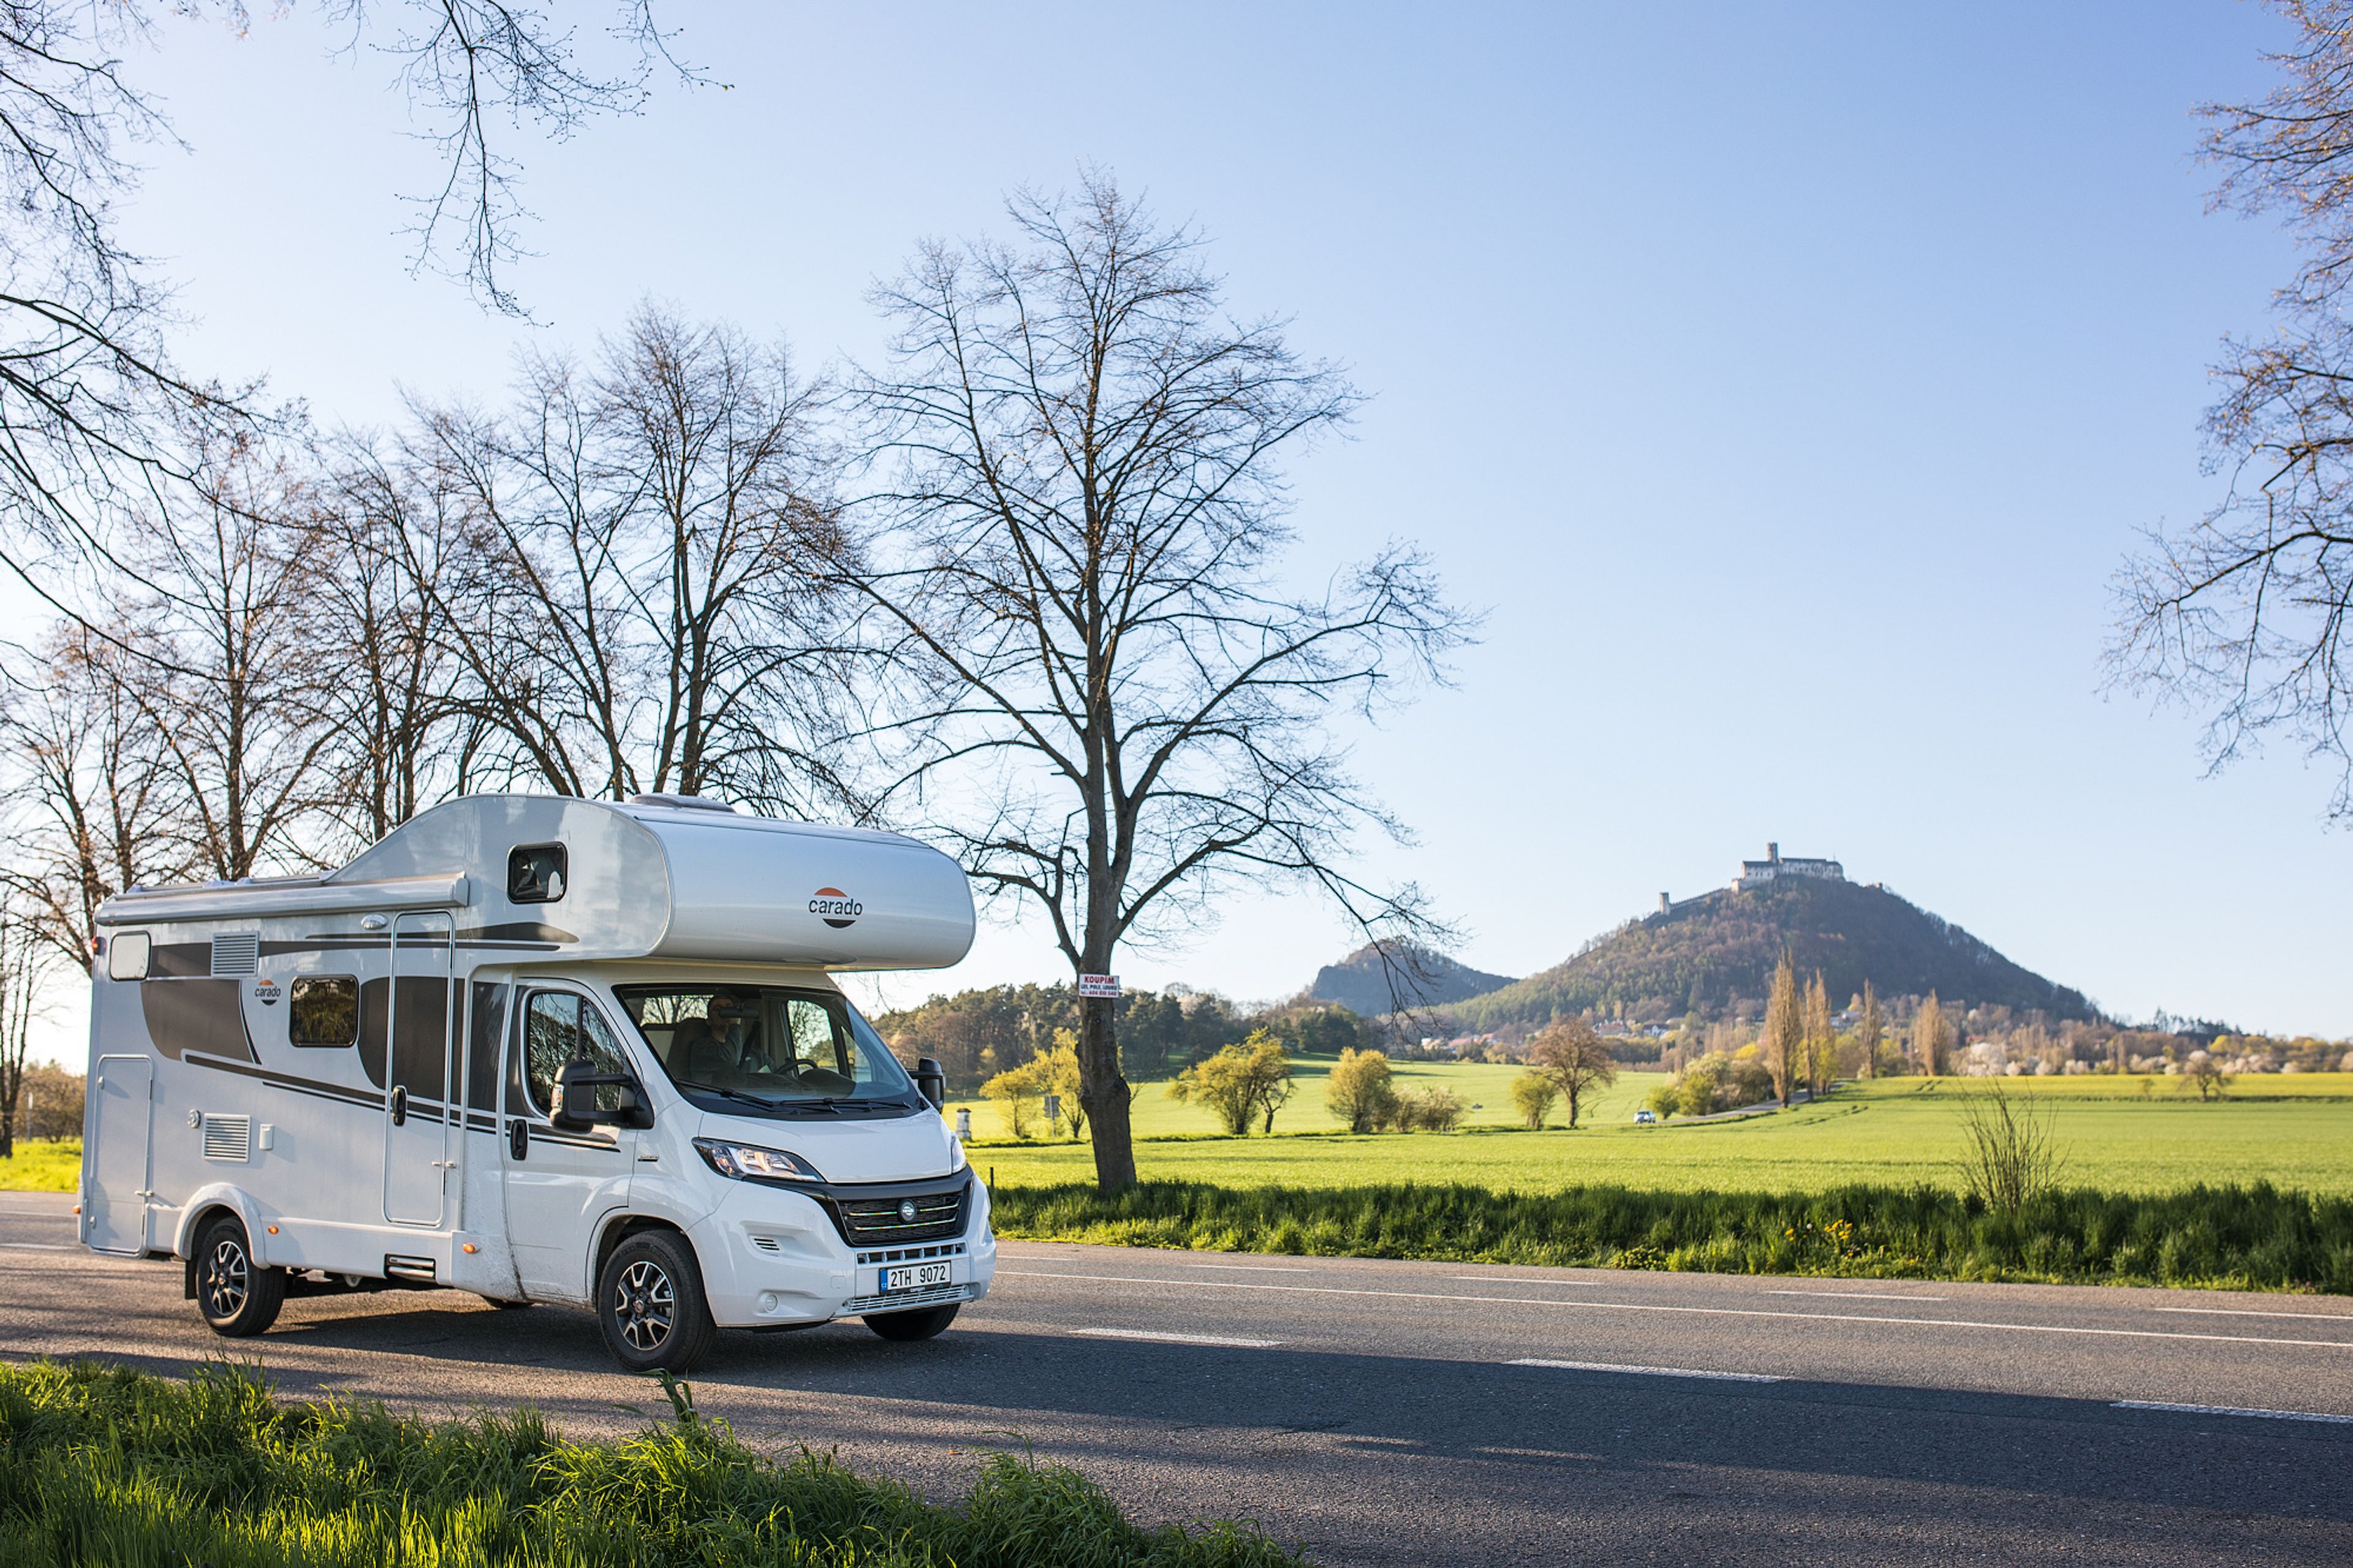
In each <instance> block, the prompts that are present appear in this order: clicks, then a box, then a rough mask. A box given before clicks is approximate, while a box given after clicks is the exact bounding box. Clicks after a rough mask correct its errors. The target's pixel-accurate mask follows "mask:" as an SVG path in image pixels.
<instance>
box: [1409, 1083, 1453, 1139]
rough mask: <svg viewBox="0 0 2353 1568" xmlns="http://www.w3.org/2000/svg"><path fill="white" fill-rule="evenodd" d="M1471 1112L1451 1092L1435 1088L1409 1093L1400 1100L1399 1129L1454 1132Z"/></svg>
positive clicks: (1432, 1086)
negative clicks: (1466, 1114)
mask: <svg viewBox="0 0 2353 1568" xmlns="http://www.w3.org/2000/svg"><path fill="white" fill-rule="evenodd" d="M1470 1109H1471V1108H1470V1107H1469V1106H1468V1105H1465V1104H1464V1103H1463V1102H1462V1097H1461V1096H1460V1095H1458V1094H1456V1093H1455V1092H1454V1091H1453V1090H1452V1089H1442V1088H1440V1087H1439V1086H1438V1085H1435V1084H1432V1085H1430V1086H1428V1087H1426V1088H1421V1089H1407V1090H1406V1091H1405V1092H1403V1093H1402V1094H1399V1095H1398V1097H1397V1112H1396V1115H1397V1129H1398V1131H1400V1132H1451V1131H1454V1129H1455V1127H1456V1126H1457V1125H1458V1124H1459V1123H1460V1122H1461V1120H1462V1113H1463V1112H1464V1111H1466V1110H1470Z"/></svg>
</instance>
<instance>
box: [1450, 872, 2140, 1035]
mask: <svg viewBox="0 0 2353 1568" xmlns="http://www.w3.org/2000/svg"><path fill="white" fill-rule="evenodd" d="M1785 949H1786V950H1787V951H1788V952H1789V953H1790V954H1791V955H1792V956H1793V957H1794V958H1795V959H1796V960H1797V964H1798V968H1799V972H1800V973H1811V972H1812V971H1814V970H1817V969H1819V970H1820V971H1821V972H1822V976H1823V979H1824V980H1825V981H1826V982H1827V983H1828V984H1829V987H1830V993H1831V995H1832V996H1833V997H1835V998H1837V999H1838V1000H1839V1001H1841V1002H1843V1001H1845V999H1846V998H1847V997H1849V996H1851V995H1853V994H1855V993H1857V992H1859V991H1861V990H1862V984H1863V982H1864V981H1866V980H1868V981H1870V982H1871V983H1872V984H1873V985H1875V986H1877V987H1878V989H1879V992H1880V994H1882V995H1885V996H1901V995H1906V994H1913V995H1926V994H1927V993H1929V992H1931V991H1934V992H1936V994H1938V995H1939V996H1940V997H1942V998H1943V999H1944V1000H1945V1001H1947V1002H1965V1003H1990V1004H1997V1005H2004V1006H2010V1007H2019V1008H2039V1009H2041V1010H2042V1011H2043V1012H2045V1013H2048V1014H2050V1015H2051V1016H2052V1017H2054V1018H2083V1019H2094V1018H2097V1017H2098V1016H2099V1015H2098V1012H2097V1010H2096V1009H2094V1007H2093V1005H2092V1004H2091V1003H2090V1002H2089V1001H2088V1000H2087V999H2085V997H2084V994H2083V993H2082V992H2080V991H2075V990H2072V989H2070V988H2068V987H2066V986H2063V985H2057V984H2052V982H2050V981H2048V980H2045V979H2043V978H2042V976H2041V975H2039V974H2036V973H2033V972H2032V971H2031V970H2027V969H2024V968H2021V966H2019V965H2018V964H2016V963H2011V962H2010V960H2009V959H2007V958H2005V957H2003V956H2002V955H2001V954H2000V953H1999V952H1995V951H1994V950H1993V949H1992V948H1990V947H1989V946H1987V945H1986V944H1985V943H1984V942H1979V941H1978V939H1977V938H1976V937H1973V936H1971V935H1970V934H1969V933H1968V931H1963V930H1962V929H1961V928H1960V927H1958V926H1957V925H1953V924H1951V923H1949V922H1948V921H1943V920H1940V919H1938V918H1937V917H1936V916H1935V915H1932V914H1930V913H1929V912H1928V911H1927V910H1923V909H1921V908H1919V907H1918V906H1916V905H1915V904H1912V903H1909V902H1907V901H1906V900H1903V899H1901V898H1898V897H1897V896H1896V895H1895V894H1894V893H1891V892H1888V891H1887V890H1885V889H1882V888H1875V887H1865V886H1863V885H1862V884H1861V883H1857V882H1831V881H1816V880H1812V879H1796V878H1791V879H1785V880H1782V881H1780V882H1777V883H1774V884H1771V885H1768V886H1767V887H1765V888H1760V889H1754V890H1752V891H1748V892H1740V891H1736V890H1735V889H1729V888H1726V889H1722V890H1721V891H1718V892H1714V893H1708V894H1705V895H1704V896H1703V897H1700V898H1696V899H1693V900H1688V901H1687V902H1684V903H1681V904H1677V905H1676V906H1675V907H1674V908H1673V909H1672V910H1662V912H1660V913H1658V914H1654V915H1651V916H1649V917H1647V918H1646V919H1643V920H1641V921H1630V922H1628V923H1627V924H1626V925H1625V926H1624V927H1622V928H1620V930H1618V931H1613V932H1611V933H1610V934H1609V935H1608V936H1606V937H1603V938H1601V939H1600V940H1599V941H1598V942H1593V943H1592V944H1590V945H1589V946H1588V947H1587V948H1586V949H1585V950H1584V951H1583V952H1579V953H1577V955H1576V956H1575V957H1574V958H1571V959H1569V960H1568V961H1567V963H1560V964H1556V965H1555V966H1554V967H1552V968H1550V969H1547V970H1546V971H1544V973H1540V974H1535V975H1531V976H1529V977H1528V978H1527V979H1525V980H1523V981H1520V982H1518V983H1517V984H1513V985H1506V986H1504V987H1503V988H1502V989H1500V990H1496V991H1492V992H1489V993H1488V994H1485V995H1482V996H1475V997H1472V998H1470V999H1469V1000H1467V1001H1463V1002H1460V1003H1457V1004H1456V1005H1454V1006H1453V1007H1451V1009H1449V1011H1450V1012H1451V1013H1452V1014H1454V1015H1455V1016H1457V1017H1458V1018H1460V1019H1461V1022H1462V1024H1463V1025H1464V1026H1466V1027H1469V1028H1473V1029H1493V1028H1496V1027H1499V1026H1505V1025H1513V1024H1541V1023H1543V1022H1545V1021H1546V1019H1548V1018H1550V1017H1552V1016H1554V1015H1555V1014H1557V1013H1581V1012H1584V1011H1587V1010H1588V1009H1591V1010H1595V1011H1598V1012H1601V1013H1605V1014H1609V1015H1611V1016H1619V1015H1624V1016H1633V1017H1642V1018H1658V1019H1662V1020H1663V1019H1666V1018H1670V1017H1677V1016H1682V1015H1683V1014H1684V1013H1688V1012H1694V1011H1695V1012H1698V1013H1701V1014H1704V1015H1707V1016H1718V1015H1722V1014H1725V1013H1727V1012H1730V1011H1732V1010H1734V1009H1736V1007H1738V1006H1739V1005H1741V1004H1742V1003H1748V1004H1750V1005H1752V1006H1753V1007H1754V1008H1756V1009H1759V1010H1761V1008H1762V1006H1763V999H1764V996H1765V994H1766V991H1767V987H1768V985H1769V984H1770V982H1771V979H1772V973H1773V966H1774V965H1775V964H1776V963H1778V962H1779V960H1780V957H1781V954H1782V952H1783V951H1784V950H1785Z"/></svg>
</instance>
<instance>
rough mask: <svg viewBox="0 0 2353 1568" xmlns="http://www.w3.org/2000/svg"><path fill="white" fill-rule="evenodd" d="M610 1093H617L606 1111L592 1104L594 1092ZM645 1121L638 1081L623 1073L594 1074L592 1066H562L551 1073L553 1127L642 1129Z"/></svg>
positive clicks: (573, 1064) (569, 1063)
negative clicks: (603, 1126)
mask: <svg viewBox="0 0 2353 1568" xmlns="http://www.w3.org/2000/svg"><path fill="white" fill-rule="evenodd" d="M598 1089H618V1090H619V1091H620V1092H619V1093H617V1094H616V1095H615V1096H614V1097H613V1098H614V1100H616V1101H617V1104H616V1105H615V1106H614V1107H613V1108H612V1109H611V1110H606V1109H605V1108H603V1107H602V1106H599V1105H598V1104H597V1103H596V1091H597V1090H598ZM599 1122H603V1123H605V1124H607V1125H609V1126H615V1127H643V1126H646V1125H648V1124H649V1118H648V1117H647V1115H646V1111H645V1097H644V1095H643V1094H642V1093H641V1092H640V1091H639V1089H638V1080H637V1079H634V1078H631V1077H630V1076H629V1075H628V1073H625V1072H598V1071H597V1070H596V1063H594V1062H582V1061H572V1062H565V1064H564V1065H563V1066H562V1067H560V1068H556V1069H555V1124H556V1125H557V1126H559V1127H594V1126H596V1124H598V1123H599Z"/></svg>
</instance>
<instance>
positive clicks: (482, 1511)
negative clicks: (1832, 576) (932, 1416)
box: [0, 1363, 1300, 1568]
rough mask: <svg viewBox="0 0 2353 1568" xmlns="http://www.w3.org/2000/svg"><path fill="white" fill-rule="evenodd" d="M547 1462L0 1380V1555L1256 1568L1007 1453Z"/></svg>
mask: <svg viewBox="0 0 2353 1568" xmlns="http://www.w3.org/2000/svg"><path fill="white" fill-rule="evenodd" d="M671 1397H672V1401H673V1403H674V1405H676V1407H677V1413H678V1419H677V1420H676V1421H674V1422H672V1423H670V1424H668V1425H665V1426H657V1427H655V1428H653V1429H651V1430H649V1431H647V1432H645V1433H643V1434H641V1435H640V1436H637V1437H634V1438H631V1439H629V1440H628V1441H626V1442H621V1443H574V1442H567V1441H565V1440H564V1439H563V1438H562V1437H561V1436H558V1435H557V1434H556V1433H554V1431H553V1430H551V1429H550V1427H549V1426H547V1424H546V1423H545V1422H544V1421H543V1419H542V1418H541V1417H540V1416H539V1415H536V1414H534V1413H533V1412H531V1411H528V1410H525V1411H520V1412H517V1413H516V1414H514V1415H476V1416H475V1417H473V1418H472V1419H470V1420H468V1421H461V1422H450V1423H446V1424H440V1425H429V1424H427V1423H424V1422H419V1421H415V1420H409V1419H406V1418H402V1417H398V1416H395V1415H390V1414H388V1413H387V1412H385V1410H384V1409H383V1408H382V1407H381V1406H378V1405H348V1404H343V1403H339V1402H329V1403H323V1404H299V1403H294V1402H290V1401H280V1400H279V1399H277V1398H276V1397H274V1396H273V1394H271V1392H270V1390H269V1387H268V1385H267V1384H264V1383H262V1382H261V1380H260V1379H259V1376H257V1375H256V1374H255V1373H252V1372H250V1371H248V1370H245V1369H241V1368H235V1367H229V1366H216V1367H213V1368H208V1369H206V1370H204V1371H201V1372H198V1373H195V1375H194V1376H191V1377H190V1378H189V1379H188V1380H187V1381H186V1382H185V1383H180V1382H173V1381H167V1380H165V1379H163V1378H157V1377H152V1376H149V1375H147V1374H145V1373H137V1372H132V1371H130V1370H129V1369H127V1368H122V1367H111V1366H104V1365H100V1364H95V1363H74V1364H69V1365H59V1364H57V1363H36V1364H31V1365H18V1366H5V1367H0V1558H5V1561H7V1562H8V1563H22V1564H28V1565H40V1568H48V1565H52V1564H54V1565H57V1568H66V1565H68V1564H74V1565H79V1564H93V1565H95V1564H106V1565H107V1568H165V1565H166V1564H169V1565H171V1568H183V1565H185V1564H193V1563H206V1564H209V1565H210V1568H262V1565H268V1568H279V1565H280V1564H287V1565H291V1564H303V1565H305V1568H331V1565H343V1564H349V1565H350V1568H363V1565H364V1568H380V1565H381V1564H384V1563H405V1564H415V1565H418V1568H427V1565H431V1568H438V1565H443V1564H448V1565H450V1568H456V1565H459V1564H466V1565H482V1568H490V1565H496V1568H510V1565H512V1568H525V1565H531V1568H538V1565H541V1564H545V1565H547V1568H555V1565H557V1564H562V1565H564V1568H604V1565H607V1564H610V1565H613V1568H620V1565H622V1564H628V1565H631V1568H651V1565H653V1564H667V1563H695V1564H697V1565H698V1568H736V1565H742V1568H752V1565H754V1564H770V1563H778V1564H782V1563H790V1564H796V1565H807V1568H851V1565H852V1564H859V1565H872V1568H900V1565H902V1564H903V1565H908V1568H913V1565H916V1564H922V1565H925V1568H947V1565H948V1564H951V1563H953V1564H956V1565H958V1568H1014V1565H1016V1564H1048V1563H1054V1564H1063V1563H1068V1564H1078V1565H1098V1564H1099V1565H1103V1568H1112V1565H1124V1564H1153V1565H1155V1568H1159V1565H1166V1568H1193V1565H1200V1568H1258V1565H1260V1564H1269V1565H1271V1564H1288V1563H1298V1562H1299V1561H1300V1559H1299V1558H1298V1557H1296V1556H1295V1555H1293V1553H1291V1552H1285V1551H1283V1550H1282V1549H1280V1548H1278V1547H1276V1546H1274V1545H1272V1544H1271V1543H1270V1542H1267V1541H1266V1540H1265V1538H1264V1537H1263V1536H1261V1535H1260V1534H1259V1533H1258V1532H1257V1531H1253V1530H1249V1529H1244V1528H1242V1527H1240V1526H1236V1525H1232V1524H1212V1525H1209V1526H1208V1527H1207V1528H1206V1529H1204V1530H1202V1531H1198V1532H1187V1531H1181V1530H1178V1529H1176V1528H1175V1527H1173V1526H1171V1527H1166V1528H1163V1529H1161V1530H1157V1531H1146V1530H1143V1529H1140V1528H1138V1527H1137V1526H1135V1525H1134V1524H1132V1523H1130V1522H1129V1521H1127V1520H1126V1519H1125V1518H1124V1516H1123V1515H1122V1514H1121V1513H1120V1511H1119V1510H1118V1509H1117V1508H1116V1507H1115V1506H1114V1505H1113V1503H1112V1501H1111V1500H1110V1499H1109V1498H1107V1497H1106V1496H1105V1495H1104V1494H1103V1492H1102V1491H1101V1490H1100V1489H1097V1488H1096V1487H1095V1486H1094V1485H1093V1484H1092V1483H1091V1482H1089V1481H1088V1480H1086V1479H1084V1478H1083V1477H1082V1476H1080V1475H1078V1474H1077V1473H1076V1472H1074V1471H1071V1470H1069V1469H1065V1468H1060V1467H1059V1466H1054V1465H1041V1464H1036V1463H1033V1462H1030V1461H1029V1460H1025V1459H1022V1458H1016V1457H1014V1456H1011V1455H1007V1454H996V1455H991V1456H989V1457H988V1458H986V1459H985V1460H984V1461H983V1462H982V1464H981V1467H980V1471H979V1474H978V1476H977V1477H976V1479H975V1480H974V1482H973V1485H972V1488H971V1489H970V1490H969V1491H968V1492H966V1493H965V1496H964V1497H963V1498H962V1499H960V1500H958V1501H957V1502H955V1504H953V1505H951V1506H948V1507H939V1506H936V1505H934V1504H932V1503H928V1502H925V1501H924V1500H923V1499H921V1498H919V1497H917V1496H916V1495H915V1494H914V1493H913V1491H911V1490H909V1489H907V1488H905V1487H903V1486H901V1485H899V1484H897V1483H896V1482H892V1481H887V1480H878V1479H871V1478H869V1477H864V1476H859V1475H856V1474H853V1473H852V1472H851V1471H849V1469H847V1468H844V1467H843V1466H842V1465H840V1464H839V1462H837V1461H836V1460H835V1459H834V1458H832V1457H831V1456H830V1455H829V1454H820V1453H815V1452H812V1451H810V1450H808V1449H807V1448H804V1449H802V1450H801V1451H800V1452H799V1454H798V1455H797V1457H796V1458H791V1459H789V1460H786V1461H785V1462H782V1463H778V1462H776V1461H774V1460H771V1459H768V1458H764V1457H762V1456H760V1455H758V1454H755V1453H754V1452H753V1451H752V1450H750V1449H749V1448H746V1447H744V1446H743V1445H742V1444H741V1443H740V1442H738V1441H737V1440H736V1438H735V1437H734V1436H733V1434H732V1433H731V1432H730V1431H729V1430H728V1428H727V1426H726V1424H725V1423H723V1422H719V1421H712V1420H708V1419H700V1418H697V1417H696V1416H695V1415H694V1413H693V1410H692V1406H691V1401H690V1396H689V1395H688V1394H686V1392H685V1387H684V1385H683V1384H676V1385H672V1394H671Z"/></svg>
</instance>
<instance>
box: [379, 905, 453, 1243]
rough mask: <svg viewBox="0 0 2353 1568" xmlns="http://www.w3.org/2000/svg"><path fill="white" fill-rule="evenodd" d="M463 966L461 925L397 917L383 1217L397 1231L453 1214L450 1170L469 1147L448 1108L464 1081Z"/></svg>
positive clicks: (433, 917) (437, 917) (444, 918)
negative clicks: (457, 996)
mask: <svg viewBox="0 0 2353 1568" xmlns="http://www.w3.org/2000/svg"><path fill="white" fill-rule="evenodd" d="M457 963H458V925H457V921H455V920H453V919H451V918H450V917H449V916H448V915H447V914H445V913H442V912H440V911H438V910H428V911H426V912H423V913H415V914H405V915H398V916H396V917H394V920H393V922H392V984H391V985H390V986H389V987H388V988H387V996H386V1005H385V1030H386V1036H387V1038H386V1047H387V1048H386V1050H385V1094H384V1217H385V1219H386V1220H388V1221H389V1222H391V1223H392V1224H394V1225H413V1226H439V1225H440V1224H441V1222H442V1219H443V1218H444V1216H446V1215H448V1210H449V1171H450V1169H451V1165H452V1163H453V1162H454V1161H455V1160H456V1159H457V1157H458V1153H457V1152H458V1149H459V1146H460V1145H461V1144H462V1143H463V1142H465V1139H464V1135H463V1134H464V1128H465V1113H464V1112H463V1110H456V1111H455V1113H454V1114H453V1113H452V1112H453V1108H452V1107H451V1106H450V1105H449V1104H448V1101H449V1100H450V1099H451V1094H450V1089H451V1088H452V1086H454V1085H456V1084H457V1083H458V1081H459V1076H458V1070H457V1068H458V1061H457V1057H458V1037H457V1023H458V1015H459V1009H458V1007H457V1006H456V1005H454V1003H453V993H452V991H451V983H452V982H453V981H454V980H455V979H456V977H457Z"/></svg>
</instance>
